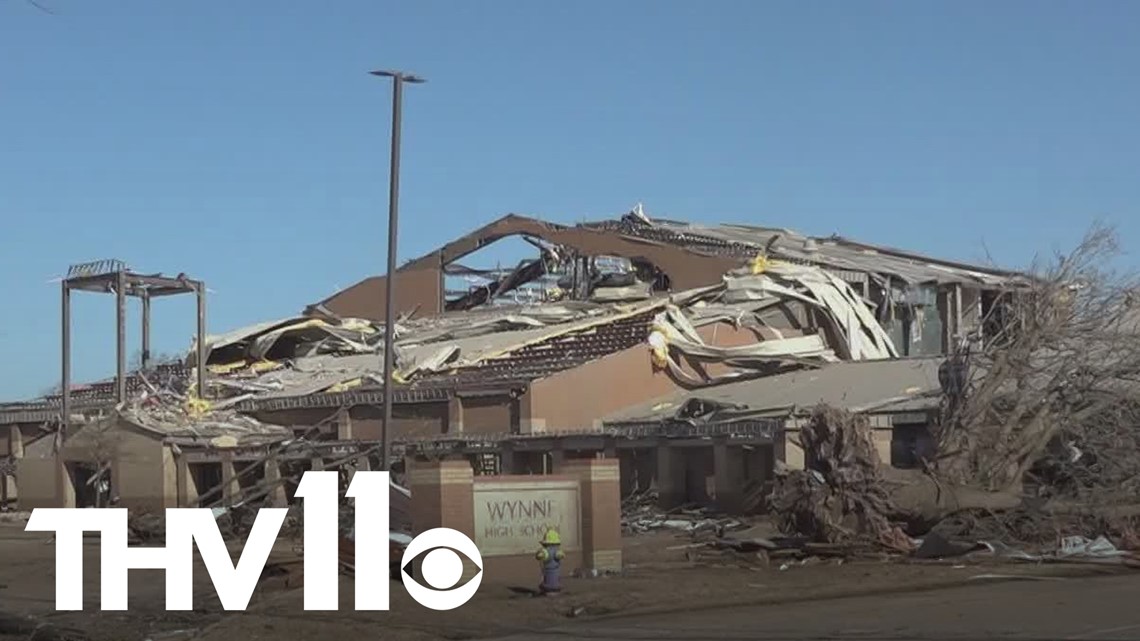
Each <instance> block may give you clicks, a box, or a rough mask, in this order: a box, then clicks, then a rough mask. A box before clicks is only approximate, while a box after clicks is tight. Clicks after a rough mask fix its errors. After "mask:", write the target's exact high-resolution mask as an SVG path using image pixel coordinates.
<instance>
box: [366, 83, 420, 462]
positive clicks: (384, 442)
mask: <svg viewBox="0 0 1140 641" xmlns="http://www.w3.org/2000/svg"><path fill="white" fill-rule="evenodd" d="M370 73H371V74H372V75H374V76H383V77H385V78H391V79H392V162H391V167H390V170H389V171H390V174H389V177H388V274H387V276H386V277H385V278H384V422H383V423H382V424H381V427H380V439H381V444H380V469H381V470H384V471H387V470H388V469H389V467H390V465H389V460H388V457H389V443H390V440H389V438H390V434H389V429H388V426H390V425H391V424H392V369H393V368H394V367H395V366H396V358H395V349H394V348H393V346H392V341H393V338H394V336H395V327H396V310H395V309H394V302H393V296H392V292H393V290H395V289H396V228H397V223H398V222H399V218H400V120H401V115H402V114H401V110H402V107H403V102H404V83H405V82H410V83H413V84H419V83H422V82H424V79H423V78H420V77H419V76H415V75H412V74H409V73H404V72H403V71H373V72H370Z"/></svg>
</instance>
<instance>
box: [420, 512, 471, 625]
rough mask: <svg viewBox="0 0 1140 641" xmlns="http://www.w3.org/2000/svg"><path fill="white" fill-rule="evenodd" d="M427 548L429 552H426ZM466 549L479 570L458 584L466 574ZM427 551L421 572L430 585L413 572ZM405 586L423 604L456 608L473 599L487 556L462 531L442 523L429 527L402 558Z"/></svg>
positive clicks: (421, 565)
mask: <svg viewBox="0 0 1140 641" xmlns="http://www.w3.org/2000/svg"><path fill="white" fill-rule="evenodd" d="M425 552H427V554H424V553H425ZM459 553H462V554H464V555H466V556H467V558H469V559H470V560H471V562H472V563H474V564H475V567H476V568H478V571H477V572H476V573H475V576H474V577H472V578H471V580H470V581H468V582H467V583H466V584H465V585H461V586H459V585H457V584H458V583H459V580H460V579H461V578H463V559H461V558H460V557H459ZM421 554H424V558H423V560H422V561H421V562H420V574H421V575H422V577H423V581H424V583H427V586H424V585H421V584H420V583H419V582H418V581H416V579H415V577H413V576H412V570H413V567H414V564H415V560H416V557H418V556H420V555H421ZM400 568H401V569H400V572H401V573H402V574H403V576H402V578H403V583H404V589H405V590H407V591H408V594H409V595H410V596H411V597H412V598H413V599H415V600H416V602H418V603H419V604H420V605H422V606H424V607H425V608H431V609H432V610H454V609H455V608H458V607H459V606H461V605H463V604H464V603H467V602H468V601H470V600H471V597H473V596H475V592H476V591H478V590H479V584H480V583H482V581H483V556H482V555H481V554H479V548H477V547H475V543H474V542H473V541H472V540H471V539H469V538H467V536H466V535H465V534H463V533H462V532H458V531H456V530H452V529H451V528H445V527H439V528H435V529H433V530H428V531H426V532H424V533H423V534H420V535H419V536H417V537H416V538H414V539H412V542H411V543H409V544H408V547H407V548H405V549H404V554H403V556H402V557H401V558H400Z"/></svg>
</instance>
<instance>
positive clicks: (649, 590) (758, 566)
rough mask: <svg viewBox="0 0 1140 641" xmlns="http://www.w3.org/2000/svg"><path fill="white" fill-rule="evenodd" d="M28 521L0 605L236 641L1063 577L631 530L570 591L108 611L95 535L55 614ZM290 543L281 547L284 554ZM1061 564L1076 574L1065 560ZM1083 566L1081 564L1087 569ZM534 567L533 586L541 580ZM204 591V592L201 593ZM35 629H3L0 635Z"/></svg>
mask: <svg viewBox="0 0 1140 641" xmlns="http://www.w3.org/2000/svg"><path fill="white" fill-rule="evenodd" d="M22 528H23V524H22V523H7V524H4V523H0V559H2V563H0V611H3V612H7V613H16V614H28V615H33V616H37V617H42V618H43V619H44V620H46V621H50V622H51V623H53V624H55V625H57V626H60V627H65V628H73V629H76V630H82V631H83V633H84V634H86V635H87V636H88V637H89V638H90V639H92V640H93V641H104V640H106V641H143V640H144V639H150V640H153V641H181V640H183V639H195V640H202V641H230V640H232V639H273V640H275V641H293V640H297V641H301V640H309V639H314V638H326V637H330V636H332V635H336V636H341V635H344V636H355V635H361V636H359V637H358V638H370V639H384V640H388V639H394V640H408V641H420V640H429V639H430V640H439V639H470V638H479V637H488V636H500V635H507V634H518V633H526V632H528V631H536V630H539V629H542V628H547V627H550V626H555V625H565V624H567V623H571V622H573V621H576V620H581V621H587V620H596V619H598V618H602V617H612V616H624V615H637V614H647V613H654V612H670V613H675V612H678V611H682V610H700V609H707V608H710V607H718V606H725V605H731V604H750V603H761V602H780V601H797V600H804V599H816V598H828V597H834V596H847V595H851V594H866V593H871V592H879V591H907V592H912V591H917V590H922V589H930V588H934V587H941V586H945V585H949V584H955V583H960V582H964V581H966V580H967V579H969V578H970V577H971V576H976V575H979V574H985V573H998V572H1000V573H1003V574H1010V573H1017V574H1042V573H1056V572H1057V571H1058V568H1057V567H1056V566H1041V567H1037V566H1024V565H1014V566H1011V565H1009V564H1003V565H999V566H997V567H987V565H990V564H987V563H980V562H970V563H958V564H949V563H923V564H917V563H909V564H908V563H897V562H896V563H888V562H884V561H876V560H870V561H860V562H850V561H849V562H842V561H839V560H836V559H832V560H824V559H810V560H809V561H808V562H806V563H803V564H800V563H789V564H787V565H785V563H784V562H783V561H778V560H773V561H770V562H768V563H767V564H765V563H764V562H763V560H762V559H759V558H757V557H755V555H740V556H731V555H723V554H719V553H717V554H712V555H705V554H701V555H700V558H687V557H691V556H692V555H693V553H694V552H696V551H697V549H696V548H691V547H689V548H687V547H686V546H687V545H688V544H689V542H690V539H688V537H686V536H684V535H677V534H675V533H672V532H657V533H651V534H643V535H638V536H633V537H628V538H627V539H626V541H625V552H624V555H625V565H626V569H625V572H624V573H623V574H622V575H620V576H606V577H598V578H567V579H566V580H565V583H564V590H565V591H564V593H563V594H562V595H560V596H558V597H555V598H534V597H530V596H526V595H521V594H519V591H518V590H512V589H511V588H512V587H514V588H532V587H533V586H532V585H525V586H510V585H502V584H495V583H491V582H485V583H484V584H483V586H482V587H481V588H480V590H479V593H478V594H477V595H476V596H475V598H474V599H473V600H472V601H471V602H469V603H468V604H466V605H464V606H462V607H460V608H459V609H457V610H453V611H450V612H435V611H432V610H428V609H426V608H424V607H422V606H420V605H419V604H417V603H415V602H414V601H412V600H411V598H410V597H408V595H407V593H406V592H404V590H403V589H402V588H400V587H399V585H398V584H395V583H393V584H392V586H391V587H392V591H391V595H392V602H391V610H390V611H388V612H356V611H354V610H353V609H352V604H353V598H354V597H353V595H354V587H353V580H352V578H351V577H348V576H345V577H342V579H341V587H340V600H341V608H342V609H341V610H340V611H339V612H305V611H303V607H302V606H303V595H302V590H300V589H298V588H295V587H287V586H285V585H284V581H283V580H282V579H281V578H269V579H267V580H266V581H265V582H264V583H263V584H262V585H261V586H260V587H259V588H258V590H257V592H256V593H255V594H254V597H253V601H252V602H251V603H250V607H249V609H248V610H247V611H246V612H242V613H227V612H225V611H223V610H222V609H221V607H220V605H219V604H218V602H217V599H216V597H214V596H213V586H212V584H211V583H210V580H209V577H208V575H207V574H206V572H205V570H204V569H203V568H201V567H199V568H197V569H196V571H195V582H196V588H195V594H196V599H195V608H196V610H195V611H194V612H183V613H179V612H166V611H165V609H164V598H165V596H164V595H165V588H164V583H163V581H164V576H163V573H162V572H161V571H146V570H144V571H133V572H131V575H130V591H131V592H130V606H129V607H130V609H129V610H128V611H126V612H100V611H98V610H96V609H95V608H97V607H98V599H99V567H98V540H97V539H90V540H89V541H88V544H87V551H86V553H85V556H84V584H85V592H84V596H85V603H86V604H87V605H86V607H87V608H88V609H86V610H85V611H82V612H54V611H53V608H54V590H55V578H54V576H55V546H54V544H53V543H52V542H51V540H50V538H49V537H48V536H45V535H44V534H41V533H25V532H23V530H22ZM288 553H289V551H288V550H282V554H283V555H286V554H288ZM1062 569H1064V570H1069V571H1072V568H1069V567H1065V568H1062ZM1082 571H1083V570H1082ZM537 574H538V573H537V567H536V576H535V583H537V581H538V576H537ZM197 595H200V596H197ZM9 639H11V640H14V639H21V640H23V639H27V635H26V634H25V635H21V636H7V637H5V636H4V635H2V634H0V641H9Z"/></svg>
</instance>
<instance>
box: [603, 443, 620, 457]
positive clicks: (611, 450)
mask: <svg viewBox="0 0 1140 641" xmlns="http://www.w3.org/2000/svg"><path fill="white" fill-rule="evenodd" d="M617 457H618V446H617V441H615V440H613V439H609V440H607V441H606V446H605V447H604V448H603V449H602V458H614V459H616V458H617Z"/></svg>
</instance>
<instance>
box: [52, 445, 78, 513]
mask: <svg viewBox="0 0 1140 641" xmlns="http://www.w3.org/2000/svg"><path fill="white" fill-rule="evenodd" d="M55 461H56V464H55V475H56V486H55V495H56V501H57V504H58V505H59V507H66V508H72V507H75V480H74V479H72V478H71V470H69V469H67V463H66V462H65V461H64V460H63V457H62V456H59V455H58V454H57V455H56V457H55Z"/></svg>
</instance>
